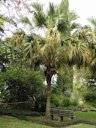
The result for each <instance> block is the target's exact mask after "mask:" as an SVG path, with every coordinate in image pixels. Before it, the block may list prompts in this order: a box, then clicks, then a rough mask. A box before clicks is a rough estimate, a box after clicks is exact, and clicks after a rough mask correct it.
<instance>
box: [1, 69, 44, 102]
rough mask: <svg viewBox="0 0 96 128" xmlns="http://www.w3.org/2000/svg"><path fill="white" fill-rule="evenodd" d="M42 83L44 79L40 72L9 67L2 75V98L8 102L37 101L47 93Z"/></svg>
mask: <svg viewBox="0 0 96 128" xmlns="http://www.w3.org/2000/svg"><path fill="white" fill-rule="evenodd" d="M42 83H43V78H42V75H41V73H40V72H38V71H30V72H24V71H22V70H20V69H18V68H14V67H9V68H8V69H7V71H6V72H4V73H3V72H1V73H0V87H1V96H2V98H3V100H4V101H7V102H19V101H30V100H31V101H33V100H36V99H37V98H38V97H40V96H43V95H44V93H45V92H44V88H45V87H44V86H43V84H42ZM6 93H7V94H6Z"/></svg>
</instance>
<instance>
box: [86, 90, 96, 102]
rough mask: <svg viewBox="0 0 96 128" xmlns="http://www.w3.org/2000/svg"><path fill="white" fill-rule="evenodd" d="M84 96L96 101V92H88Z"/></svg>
mask: <svg viewBox="0 0 96 128" xmlns="http://www.w3.org/2000/svg"><path fill="white" fill-rule="evenodd" d="M84 97H85V100H86V101H91V102H96V92H91V91H90V92H87V93H86V94H85V95H84Z"/></svg>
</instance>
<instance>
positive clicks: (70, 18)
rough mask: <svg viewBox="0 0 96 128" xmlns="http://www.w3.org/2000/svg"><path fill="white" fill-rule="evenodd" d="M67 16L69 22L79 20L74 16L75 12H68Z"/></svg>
mask: <svg viewBox="0 0 96 128" xmlns="http://www.w3.org/2000/svg"><path fill="white" fill-rule="evenodd" d="M68 15H69V21H73V20H76V19H78V18H79V16H78V15H77V14H76V12H74V11H70V12H69V13H68Z"/></svg>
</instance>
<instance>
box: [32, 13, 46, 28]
mask: <svg viewBox="0 0 96 128" xmlns="http://www.w3.org/2000/svg"><path fill="white" fill-rule="evenodd" d="M46 18H47V17H46V15H45V14H44V12H42V11H40V12H35V13H34V15H33V20H34V23H35V26H37V27H39V28H42V27H44V26H46Z"/></svg>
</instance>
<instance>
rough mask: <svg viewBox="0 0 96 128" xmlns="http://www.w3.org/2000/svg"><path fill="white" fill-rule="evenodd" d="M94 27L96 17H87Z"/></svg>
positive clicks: (95, 25)
mask: <svg viewBox="0 0 96 128" xmlns="http://www.w3.org/2000/svg"><path fill="white" fill-rule="evenodd" d="M87 20H88V21H89V22H90V23H91V24H92V25H93V26H94V27H96V19H95V18H88V19H87Z"/></svg>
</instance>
